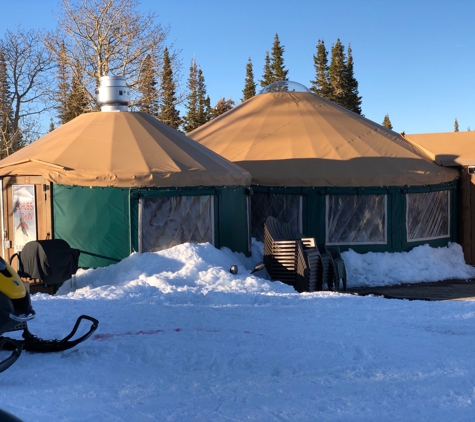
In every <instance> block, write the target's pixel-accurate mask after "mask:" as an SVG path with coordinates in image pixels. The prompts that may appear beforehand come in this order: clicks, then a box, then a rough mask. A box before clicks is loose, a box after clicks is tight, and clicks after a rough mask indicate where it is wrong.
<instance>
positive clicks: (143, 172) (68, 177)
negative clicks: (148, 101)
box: [0, 112, 251, 187]
mask: <svg viewBox="0 0 475 422" xmlns="http://www.w3.org/2000/svg"><path fill="white" fill-rule="evenodd" d="M8 175H41V176H43V177H44V178H46V179H47V180H49V181H50V182H53V183H57V184H64V185H79V186H115V187H152V186H153V187H185V186H190V187H194V186H224V185H231V186H232V185H247V184H249V183H250V180H251V177H250V175H249V173H247V172H246V171H245V170H243V169H241V168H239V167H238V166H236V165H234V164H233V163H230V162H229V161H227V160H225V159H224V158H222V157H220V156H219V155H217V154H216V153H214V152H213V151H210V150H209V149H207V148H205V147H203V146H202V145H200V144H198V143H197V142H195V141H193V140H192V139H190V138H188V137H187V136H185V135H184V134H182V133H180V132H178V131H176V130H174V129H172V128H171V127H169V126H167V125H165V124H164V123H162V122H160V121H159V120H158V119H156V118H155V117H153V116H150V115H148V114H146V113H128V112H97V113H87V114H83V115H81V116H79V117H77V118H75V119H74V120H72V121H70V122H68V123H66V124H64V125H62V126H60V127H58V128H57V129H55V130H54V131H52V132H50V133H48V134H47V135H45V136H43V137H42V138H40V139H38V140H37V141H35V142H33V143H31V144H30V145H28V146H26V147H25V148H23V149H21V150H19V151H17V152H16V153H14V154H12V155H11V156H9V157H7V158H5V159H3V160H1V161H0V176H8Z"/></svg>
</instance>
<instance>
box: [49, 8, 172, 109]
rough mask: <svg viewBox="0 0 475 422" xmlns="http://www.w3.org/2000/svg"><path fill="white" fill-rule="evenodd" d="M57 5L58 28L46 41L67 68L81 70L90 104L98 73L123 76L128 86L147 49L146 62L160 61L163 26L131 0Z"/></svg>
mask: <svg viewBox="0 0 475 422" xmlns="http://www.w3.org/2000/svg"><path fill="white" fill-rule="evenodd" d="M60 5H61V6H62V8H61V12H60V14H59V16H58V30H57V31H56V33H51V34H49V36H48V38H47V40H46V45H47V47H48V48H49V50H50V51H51V52H53V53H54V54H55V55H56V56H58V57H59V56H60V55H61V54H63V53H64V55H65V60H66V62H67V63H68V66H69V67H70V68H71V69H72V68H74V67H75V66H79V67H80V68H81V69H82V71H83V77H82V81H83V84H84V89H85V91H86V92H87V94H88V97H89V100H90V106H91V107H92V108H96V107H97V105H96V102H95V98H96V95H95V90H96V88H97V86H98V83H99V78H100V77H101V76H106V75H115V76H125V77H126V78H127V84H128V85H129V86H130V87H131V88H133V87H134V86H136V85H138V84H140V81H141V73H142V71H143V70H144V66H145V64H146V63H147V60H149V59H147V57H149V55H150V54H153V55H154V57H153V60H152V62H154V63H156V64H157V65H159V64H160V63H161V60H162V56H163V50H164V48H165V40H166V38H167V36H168V33H169V27H168V26H167V27H162V26H161V25H160V24H157V23H155V14H154V13H148V14H146V15H145V14H143V13H141V12H139V11H138V10H137V8H138V5H139V2H138V1H137V0H76V1H74V0H61V2H60ZM63 41H64V50H61V48H62V47H61V46H62V42H63ZM176 57H177V56H176V53H175V55H174V59H175V60H177V59H176Z"/></svg>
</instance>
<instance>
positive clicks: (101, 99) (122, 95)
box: [96, 76, 130, 111]
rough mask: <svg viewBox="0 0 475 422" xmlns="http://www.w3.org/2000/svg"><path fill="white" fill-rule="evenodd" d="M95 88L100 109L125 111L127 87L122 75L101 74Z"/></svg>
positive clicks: (127, 99) (127, 97)
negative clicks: (97, 85) (97, 86)
mask: <svg viewBox="0 0 475 422" xmlns="http://www.w3.org/2000/svg"><path fill="white" fill-rule="evenodd" d="M99 81H100V82H99V88H98V89H97V90H96V94H97V102H98V104H99V105H100V106H101V111H127V110H128V108H127V107H128V105H129V99H130V96H129V87H128V86H127V84H126V83H125V77H123V76H101V78H100V80H99Z"/></svg>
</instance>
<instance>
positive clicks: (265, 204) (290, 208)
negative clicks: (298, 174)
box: [251, 192, 302, 242]
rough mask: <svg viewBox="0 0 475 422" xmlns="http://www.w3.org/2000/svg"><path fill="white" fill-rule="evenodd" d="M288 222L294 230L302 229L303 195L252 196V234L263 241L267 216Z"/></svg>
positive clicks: (298, 231) (281, 221)
mask: <svg viewBox="0 0 475 422" xmlns="http://www.w3.org/2000/svg"><path fill="white" fill-rule="evenodd" d="M269 216H271V217H274V218H275V219H277V221H279V223H282V224H287V225H288V226H289V227H290V228H291V229H292V230H293V231H295V232H296V233H300V232H301V231H302V196H301V195H287V194H282V193H260V192H256V193H254V195H252V196H251V236H252V237H255V238H256V239H257V240H258V241H260V242H262V240H263V239H264V223H265V221H266V218H267V217H269Z"/></svg>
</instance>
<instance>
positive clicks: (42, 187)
mask: <svg viewBox="0 0 475 422" xmlns="http://www.w3.org/2000/svg"><path fill="white" fill-rule="evenodd" d="M0 180H1V192H2V198H1V204H0V205H1V209H2V215H1V218H2V257H3V258H4V259H5V260H7V261H8V260H9V259H10V258H11V256H12V255H13V254H14V253H15V252H18V251H15V234H16V232H17V230H18V229H19V228H18V225H16V224H15V221H16V220H15V218H14V207H15V203H14V199H13V190H14V186H26V187H28V188H30V190H31V191H32V192H34V210H33V211H34V212H33V213H29V214H30V215H31V216H34V220H35V221H30V224H29V225H28V226H25V229H26V228H27V229H28V232H29V233H31V234H32V235H33V237H35V239H32V240H43V239H51V238H52V234H53V225H52V204H51V183H50V182H48V181H47V180H45V179H44V178H43V177H42V176H5V177H2V178H0ZM18 211H19V212H21V210H18ZM29 211H32V210H29ZM26 223H28V221H27V222H26ZM15 226H16V227H15ZM33 227H34V228H35V230H32V228H33ZM33 231H34V233H33Z"/></svg>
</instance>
